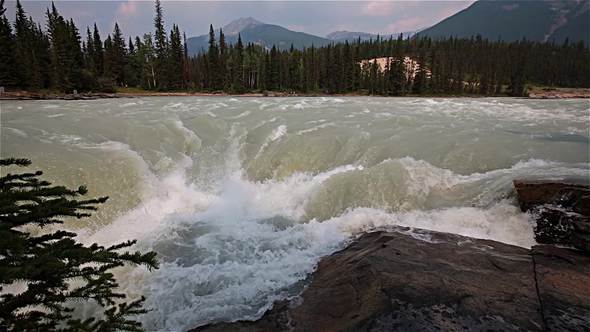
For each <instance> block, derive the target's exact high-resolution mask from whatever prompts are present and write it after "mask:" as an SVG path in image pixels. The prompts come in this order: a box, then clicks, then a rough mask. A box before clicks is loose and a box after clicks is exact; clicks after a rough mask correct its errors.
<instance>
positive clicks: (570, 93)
mask: <svg viewBox="0 0 590 332" xmlns="http://www.w3.org/2000/svg"><path fill="white" fill-rule="evenodd" d="M139 97H257V98H259V97H281V98H286V97H383V98H391V97H394V98H395V97H413V98H508V97H510V96H507V95H491V96H483V95H469V94H464V95H405V96H382V95H367V94H360V93H345V94H327V93H288V92H274V91H268V92H264V93H262V92H258V93H242V94H232V93H225V92H224V93H213V92H156V91H134V92H114V93H106V92H84V93H78V94H65V93H45V92H34V91H6V92H4V93H1V94H0V100H96V99H114V98H139ZM515 98H525V99H590V88H535V89H532V90H531V92H530V93H529V95H528V96H525V97H515Z"/></svg>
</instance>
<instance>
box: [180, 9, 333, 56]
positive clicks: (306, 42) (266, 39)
mask: <svg viewBox="0 0 590 332" xmlns="http://www.w3.org/2000/svg"><path fill="white" fill-rule="evenodd" d="M222 29H223V33H224V34H225V36H226V41H227V43H230V44H233V43H235V42H236V41H237V39H238V34H241V36H242V41H243V42H244V43H245V44H247V43H255V44H258V45H262V46H265V47H269V48H270V47H272V46H273V45H276V46H277V47H278V48H280V49H288V48H290V47H291V45H293V47H295V48H304V47H311V46H312V45H314V46H324V45H327V44H330V43H332V42H333V41H332V40H330V39H327V38H322V37H318V36H314V35H311V34H308V33H304V32H297V31H292V30H289V29H287V28H284V27H282V26H279V25H274V24H266V23H262V22H260V21H258V20H256V19H254V18H252V17H241V18H239V19H237V20H234V21H232V22H230V23H229V24H227V25H225V26H224V27H223V28H222ZM208 48H209V35H201V36H196V37H191V38H188V39H187V49H188V52H189V53H190V54H192V55H194V54H197V53H200V52H205V51H207V49H208Z"/></svg>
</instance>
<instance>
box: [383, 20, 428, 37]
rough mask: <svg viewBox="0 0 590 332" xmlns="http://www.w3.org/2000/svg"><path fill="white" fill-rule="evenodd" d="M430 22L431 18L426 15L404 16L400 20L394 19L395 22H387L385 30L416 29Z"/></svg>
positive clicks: (389, 31)
mask: <svg viewBox="0 0 590 332" xmlns="http://www.w3.org/2000/svg"><path fill="white" fill-rule="evenodd" d="M430 23H431V19H429V18H427V17H419V16H415V17H409V18H404V19H401V20H396V21H395V22H393V23H391V24H389V25H388V26H387V27H386V28H385V32H387V33H396V32H406V31H415V30H418V29H422V28H424V27H425V26H427V25H429V24H430Z"/></svg>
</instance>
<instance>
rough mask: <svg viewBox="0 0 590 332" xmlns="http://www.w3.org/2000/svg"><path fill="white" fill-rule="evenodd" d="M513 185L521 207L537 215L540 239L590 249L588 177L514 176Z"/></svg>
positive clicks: (537, 235) (536, 233)
mask: <svg viewBox="0 0 590 332" xmlns="http://www.w3.org/2000/svg"><path fill="white" fill-rule="evenodd" d="M514 187H515V189H516V192H517V195H518V202H519V204H520V208H521V210H522V211H524V212H530V213H531V214H532V215H533V216H534V217H535V220H536V222H537V225H536V227H535V238H536V240H537V242H539V243H553V244H566V245H570V246H573V247H576V248H578V249H581V250H584V251H586V252H590V185H589V184H588V182H587V180H586V179H576V180H566V181H553V180H546V181H543V180H532V181H526V180H524V181H523V180H515V181H514Z"/></svg>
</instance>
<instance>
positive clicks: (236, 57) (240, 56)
mask: <svg viewBox="0 0 590 332" xmlns="http://www.w3.org/2000/svg"><path fill="white" fill-rule="evenodd" d="M231 64H232V68H231V77H232V84H231V90H232V92H234V93H242V92H244V45H243V44H242V36H241V35H240V34H238V41H237V42H236V46H235V48H234V52H233V57H232V61H231Z"/></svg>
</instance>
